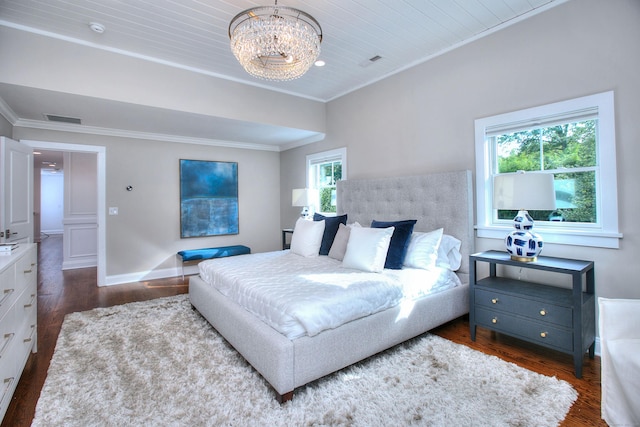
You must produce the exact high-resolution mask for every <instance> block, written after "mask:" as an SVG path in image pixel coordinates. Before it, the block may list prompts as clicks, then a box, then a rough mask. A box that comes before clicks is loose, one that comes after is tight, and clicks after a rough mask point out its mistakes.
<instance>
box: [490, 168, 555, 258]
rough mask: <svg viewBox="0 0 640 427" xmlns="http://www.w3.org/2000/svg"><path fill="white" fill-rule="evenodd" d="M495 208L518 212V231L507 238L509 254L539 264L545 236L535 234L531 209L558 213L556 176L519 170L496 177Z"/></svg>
mask: <svg viewBox="0 0 640 427" xmlns="http://www.w3.org/2000/svg"><path fill="white" fill-rule="evenodd" d="M493 208H494V209H505V210H518V214H517V215H516V217H515V218H514V219H513V227H514V228H515V230H514V231H512V232H511V233H509V234H508V235H507V237H506V238H505V245H506V247H507V252H509V253H510V254H511V259H513V260H515V261H522V262H532V261H535V260H536V259H537V256H538V255H539V254H540V252H541V251H542V237H540V235H538V234H535V233H534V232H532V231H531V230H532V229H533V218H531V215H529V212H527V209H531V210H539V211H542V210H555V208H556V195H555V189H554V186H553V174H550V173H539V172H528V173H525V172H523V171H518V172H516V173H506V174H501V175H496V176H494V178H493Z"/></svg>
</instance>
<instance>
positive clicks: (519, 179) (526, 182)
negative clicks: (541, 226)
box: [493, 172, 556, 211]
mask: <svg viewBox="0 0 640 427" xmlns="http://www.w3.org/2000/svg"><path fill="white" fill-rule="evenodd" d="M493 207H494V208H495V209H505V210H532V211H534V210H538V211H546V210H554V209H555V208H556V192H555V189H554V186H553V174H550V173H537V172H529V173H524V172H516V173H508V174H502V175H496V176H495V177H494V178H493Z"/></svg>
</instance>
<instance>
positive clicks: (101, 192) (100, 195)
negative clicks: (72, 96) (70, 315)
mask: <svg viewBox="0 0 640 427" xmlns="http://www.w3.org/2000/svg"><path fill="white" fill-rule="evenodd" d="M20 142H22V143H23V144H26V145H28V146H30V147H31V148H33V149H34V150H48V151H59V152H76V153H95V154H96V156H97V159H96V160H97V165H96V166H97V167H96V174H97V177H96V181H97V284H98V286H104V285H106V219H105V205H106V204H105V197H106V178H105V176H106V160H105V159H106V147H102V146H95V145H81V144H67V143H60V142H47V141H34V140H22V141H20Z"/></svg>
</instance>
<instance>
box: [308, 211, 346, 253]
mask: <svg viewBox="0 0 640 427" xmlns="http://www.w3.org/2000/svg"><path fill="white" fill-rule="evenodd" d="M313 220H314V221H322V220H324V234H323V235H322V243H321V244H320V255H329V250H330V249H331V245H333V241H334V240H335V238H336V233H337V232H338V227H340V223H342V224H344V225H347V214H344V215H340V216H324V215H320V214H319V213H314V214H313Z"/></svg>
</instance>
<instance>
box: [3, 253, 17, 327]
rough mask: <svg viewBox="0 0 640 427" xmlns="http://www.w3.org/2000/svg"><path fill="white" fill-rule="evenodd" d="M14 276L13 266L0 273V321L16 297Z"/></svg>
mask: <svg viewBox="0 0 640 427" xmlns="http://www.w3.org/2000/svg"><path fill="white" fill-rule="evenodd" d="M3 256H4V255H3ZM15 274H16V270H15V266H13V265H12V266H11V267H9V268H7V269H6V270H4V271H3V272H2V273H0V319H2V318H3V317H4V315H5V314H6V313H7V311H9V308H10V307H11V306H12V305H13V303H14V302H15V301H16V298H17V297H18V292H16V286H15Z"/></svg>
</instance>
